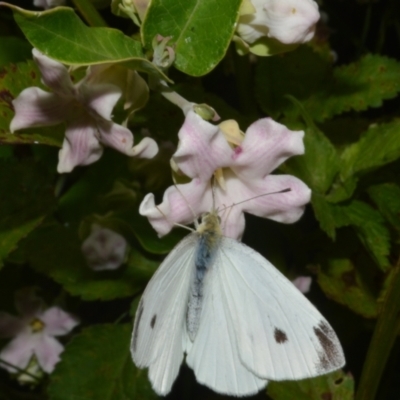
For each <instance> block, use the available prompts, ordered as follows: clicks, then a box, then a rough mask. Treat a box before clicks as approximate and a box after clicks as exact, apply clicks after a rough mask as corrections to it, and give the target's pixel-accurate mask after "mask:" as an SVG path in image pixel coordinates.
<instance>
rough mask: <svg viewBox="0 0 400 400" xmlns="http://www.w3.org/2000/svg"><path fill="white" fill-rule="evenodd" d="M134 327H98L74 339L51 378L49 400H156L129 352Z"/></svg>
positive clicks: (144, 372) (144, 375)
mask: <svg viewBox="0 0 400 400" xmlns="http://www.w3.org/2000/svg"><path fill="white" fill-rule="evenodd" d="M131 334H132V325H131V324H123V325H96V326H92V327H90V328H86V329H84V330H83V331H82V333H80V334H79V335H78V336H75V337H74V338H73V340H72V341H71V343H69V344H68V345H67V347H66V350H65V351H64V353H63V354H62V361H61V362H60V363H59V364H58V365H57V367H56V370H55V371H54V373H53V374H52V375H51V377H50V385H49V387H48V394H49V399H50V400H71V399H76V400H80V399H82V400H98V399H102V400H127V399H137V400H145V399H146V400H147V399H157V396H156V394H155V393H154V391H153V390H152V388H151V385H150V382H149V380H148V378H147V371H146V370H139V369H137V368H136V367H135V366H134V364H133V361H132V358H131V354H130V351H129V345H130V338H131Z"/></svg>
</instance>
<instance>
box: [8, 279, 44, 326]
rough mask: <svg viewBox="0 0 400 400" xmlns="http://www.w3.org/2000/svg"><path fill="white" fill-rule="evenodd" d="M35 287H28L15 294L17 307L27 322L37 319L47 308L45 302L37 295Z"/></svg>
mask: <svg viewBox="0 0 400 400" xmlns="http://www.w3.org/2000/svg"><path fill="white" fill-rule="evenodd" d="M36 291H37V289H36V288H35V287H26V288H23V289H20V290H18V291H16V292H15V307H16V309H17V311H18V312H19V314H20V315H21V316H22V317H23V318H24V319H27V320H30V319H32V318H34V317H36V316H37V315H38V314H39V313H40V312H41V311H42V310H43V308H44V307H45V304H44V301H43V300H42V299H41V298H40V297H38V296H37V295H36Z"/></svg>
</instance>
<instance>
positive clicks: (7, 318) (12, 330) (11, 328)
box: [0, 311, 26, 338]
mask: <svg viewBox="0 0 400 400" xmlns="http://www.w3.org/2000/svg"><path fill="white" fill-rule="evenodd" d="M25 326H26V324H25V322H24V321H22V320H21V319H20V318H17V317H14V315H10V314H7V313H5V312H3V311H0V338H11V337H14V336H16V335H17V334H18V333H19V332H21V330H22V329H23V328H24V327H25Z"/></svg>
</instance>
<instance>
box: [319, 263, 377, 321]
mask: <svg viewBox="0 0 400 400" xmlns="http://www.w3.org/2000/svg"><path fill="white" fill-rule="evenodd" d="M317 274H318V284H319V285H320V286H321V289H322V290H323V291H324V292H325V294H326V295H327V296H328V297H330V298H332V299H333V300H335V301H336V302H337V303H339V304H343V305H344V306H347V307H349V308H350V309H351V310H352V311H354V312H356V313H357V314H359V315H362V316H363V317H365V318H376V316H377V315H378V304H377V300H376V297H375V296H374V295H373V294H372V293H371V292H370V290H369V288H368V287H367V286H366V285H365V284H364V282H363V280H362V278H361V276H360V273H359V271H358V270H357V269H356V268H355V265H354V264H353V262H352V261H351V260H349V259H346V258H330V259H327V260H326V261H325V262H324V265H323V268H319V269H318V272H317Z"/></svg>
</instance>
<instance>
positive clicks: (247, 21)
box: [236, 0, 320, 44]
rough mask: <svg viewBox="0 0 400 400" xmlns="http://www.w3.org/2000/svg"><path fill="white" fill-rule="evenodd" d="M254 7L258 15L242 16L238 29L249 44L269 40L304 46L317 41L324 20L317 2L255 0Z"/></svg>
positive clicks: (254, 13) (305, 0)
mask: <svg viewBox="0 0 400 400" xmlns="http://www.w3.org/2000/svg"><path fill="white" fill-rule="evenodd" d="M251 4H252V5H253V6H254V9H255V12H253V13H250V14H244V15H242V16H240V18H239V21H238V25H237V28H236V29H237V32H238V34H239V35H240V37H241V38H242V39H243V40H244V41H245V42H247V43H254V42H255V41H256V40H257V39H260V38H262V37H268V38H272V39H276V40H278V41H279V42H281V43H284V44H300V43H305V42H308V41H309V40H311V39H312V38H313V36H314V32H315V26H316V23H317V22H318V20H319V17H320V15H319V12H318V5H317V3H316V2H315V1H314V0H251ZM253 11H254V10H253Z"/></svg>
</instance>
